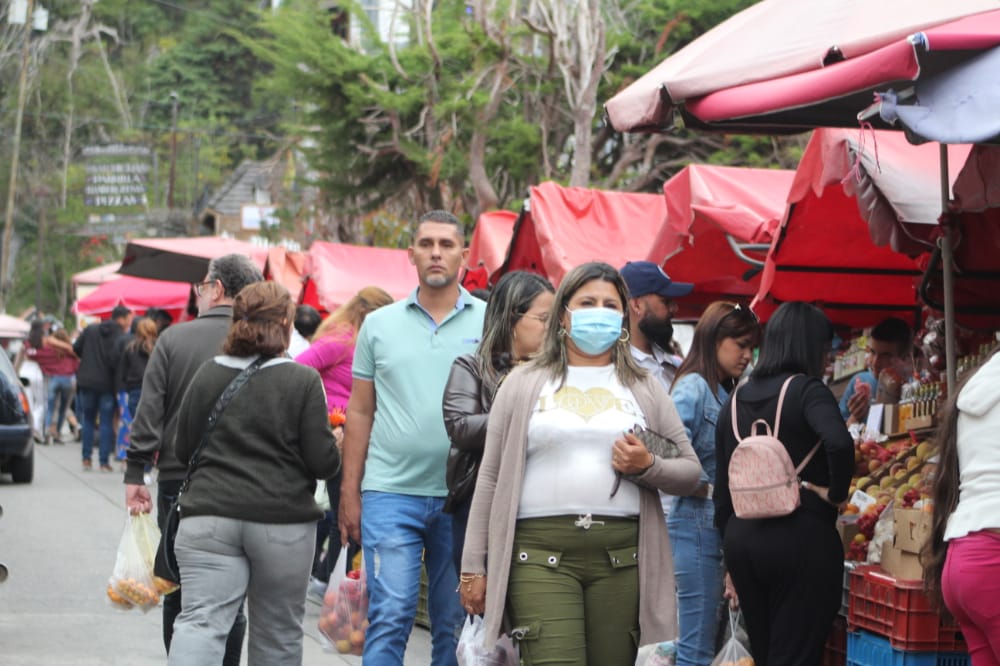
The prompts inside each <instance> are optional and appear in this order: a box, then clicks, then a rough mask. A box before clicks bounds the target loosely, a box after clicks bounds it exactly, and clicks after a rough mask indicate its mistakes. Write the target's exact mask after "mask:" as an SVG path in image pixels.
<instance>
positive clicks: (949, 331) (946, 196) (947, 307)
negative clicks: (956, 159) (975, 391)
mask: <svg viewBox="0 0 1000 666" xmlns="http://www.w3.org/2000/svg"><path fill="white" fill-rule="evenodd" d="M938 150H939V151H940V152H939V155H940V158H941V219H942V220H943V221H944V222H945V225H944V234H943V235H942V237H941V239H940V240H939V241H938V242H939V243H940V245H941V274H942V277H943V278H944V341H945V365H946V367H945V374H946V379H947V387H948V395H949V396H950V395H951V392H952V390H953V389H954V387H955V362H956V361H955V356H956V349H955V345H956V342H957V341H956V338H955V285H954V280H953V276H952V268H953V264H954V256H953V254H952V246H951V226H950V224H948V220H947V219H946V216H947V215H948V207H949V203H950V198H951V196H950V194H951V193H950V190H949V182H948V181H949V178H948V146H947V145H945V144H943V143H939V144H938Z"/></svg>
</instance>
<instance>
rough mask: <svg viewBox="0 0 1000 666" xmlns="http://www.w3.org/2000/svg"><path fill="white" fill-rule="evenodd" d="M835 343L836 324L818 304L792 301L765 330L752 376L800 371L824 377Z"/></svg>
mask: <svg viewBox="0 0 1000 666" xmlns="http://www.w3.org/2000/svg"><path fill="white" fill-rule="evenodd" d="M831 340H833V325H832V324H831V323H830V320H829V319H827V317H826V315H825V314H823V311H822V310H820V309H819V308H817V307H816V306H815V305H810V304H809V303H803V302H801V301H792V302H789V303H784V304H782V305H781V307H779V308H778V309H777V310H775V312H774V314H773V315H772V316H771V318H770V319H769V320H768V321H767V326H765V327H764V342H763V343H762V344H761V346H760V360H759V361H758V362H757V367H756V368H754V371H753V375H752V376H753V377H758V378H764V377H773V376H775V375H780V374H785V373H797V372H800V373H802V374H804V375H807V376H809V377H822V376H823V370H824V369H825V368H826V355H827V351H828V349H829V346H830V341H831Z"/></svg>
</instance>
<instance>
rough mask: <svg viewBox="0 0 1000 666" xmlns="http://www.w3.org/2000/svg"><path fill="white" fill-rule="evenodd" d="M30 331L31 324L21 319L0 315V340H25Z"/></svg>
mask: <svg viewBox="0 0 1000 666" xmlns="http://www.w3.org/2000/svg"><path fill="white" fill-rule="evenodd" d="M30 329H31V324H29V323H28V322H26V321H24V320H23V319H18V318H17V317H12V316H10V315H9V314H3V313H0V338H5V339H6V338H26V337H28V331H29V330H30Z"/></svg>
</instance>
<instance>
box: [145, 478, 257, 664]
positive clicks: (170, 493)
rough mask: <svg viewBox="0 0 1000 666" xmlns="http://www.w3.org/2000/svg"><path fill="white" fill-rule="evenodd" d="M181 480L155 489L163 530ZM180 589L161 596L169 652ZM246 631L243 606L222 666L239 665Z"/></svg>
mask: <svg viewBox="0 0 1000 666" xmlns="http://www.w3.org/2000/svg"><path fill="white" fill-rule="evenodd" d="M182 483H183V481H181V480H180V479H178V480H175V481H160V482H159V483H158V484H157V491H156V523H157V525H158V526H159V528H160V530H161V531H162V530H163V521H164V520H166V518H167V512H168V511H169V510H170V505H171V504H173V503H174V501H175V500H176V499H177V494H178V493H179V492H180V490H181V484H182ZM183 590H184V586H183V584H182V585H181V589H179V590H177V591H176V592H174V593H173V594H168V595H167V596H165V597H163V647H165V648H166V649H167V654H170V641H171V640H172V639H173V637H174V620H176V619H177V616H178V615H180V614H181V592H182V591H183ZM246 633H247V616H246V614H245V613H244V612H243V606H242V605H240V610H239V612H238V613H237V614H236V620H235V621H233V628H232V629H230V631H229V638H227V639H226V654H225V656H224V657H223V658H222V666H240V655H241V653H242V652H243V637H244V636H245V635H246Z"/></svg>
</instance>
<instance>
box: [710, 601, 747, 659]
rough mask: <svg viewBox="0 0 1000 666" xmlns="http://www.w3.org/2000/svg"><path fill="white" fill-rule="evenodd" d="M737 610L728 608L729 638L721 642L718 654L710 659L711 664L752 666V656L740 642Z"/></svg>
mask: <svg viewBox="0 0 1000 666" xmlns="http://www.w3.org/2000/svg"><path fill="white" fill-rule="evenodd" d="M738 616H739V611H734V610H732V609H730V610H729V639H728V640H726V642H725V643H723V644H722V649H721V650H719V654H717V655H715V659H714V660H712V666H753V656H752V655H751V654H750V651H749V650H748V649H747V648H746V646H744V645H743V643H741V642H740V640H739V636H740V633H741V631H740V628H739V622H738V621H737V618H738Z"/></svg>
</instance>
